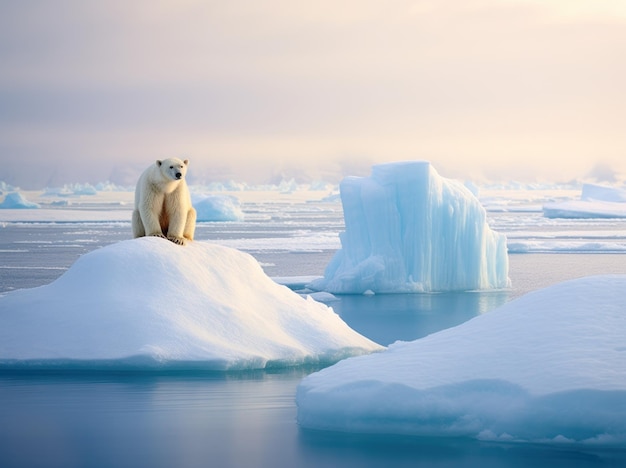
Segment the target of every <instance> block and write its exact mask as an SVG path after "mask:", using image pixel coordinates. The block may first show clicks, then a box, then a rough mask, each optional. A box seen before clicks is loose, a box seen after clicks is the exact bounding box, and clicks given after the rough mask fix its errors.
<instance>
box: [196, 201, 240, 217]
mask: <svg viewBox="0 0 626 468" xmlns="http://www.w3.org/2000/svg"><path fill="white" fill-rule="evenodd" d="M193 206H194V208H195V209H196V212H197V220H198V221H243V218H244V215H243V211H242V210H241V204H240V203H239V200H238V199H237V198H235V197H232V196H230V195H209V196H206V197H203V198H202V199H199V200H197V201H194V203H193Z"/></svg>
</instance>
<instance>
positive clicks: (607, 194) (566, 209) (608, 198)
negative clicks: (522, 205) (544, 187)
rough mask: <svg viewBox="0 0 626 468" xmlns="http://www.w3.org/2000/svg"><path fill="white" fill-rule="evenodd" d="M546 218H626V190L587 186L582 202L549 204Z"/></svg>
mask: <svg viewBox="0 0 626 468" xmlns="http://www.w3.org/2000/svg"><path fill="white" fill-rule="evenodd" d="M543 215H544V216H545V217H546V218H626V190H623V189H620V188H616V187H606V186H602V185H595V184H585V185H583V189H582V192H581V195H580V200H569V201H563V202H558V203H547V204H545V205H544V206H543Z"/></svg>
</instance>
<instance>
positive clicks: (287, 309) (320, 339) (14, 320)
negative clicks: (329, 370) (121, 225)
mask: <svg viewBox="0 0 626 468" xmlns="http://www.w3.org/2000/svg"><path fill="white" fill-rule="evenodd" d="M380 349H382V348H381V347H380V346H379V345H377V344H375V343H374V342H372V341H370V340H368V339H367V338H365V337H363V336H361V335H359V334H358V333H357V332H355V331H353V330H352V329H351V328H349V327H348V326H347V325H346V324H345V322H343V321H342V320H341V318H340V317H339V316H338V315H337V314H335V312H334V311H333V310H332V309H331V308H329V307H327V306H326V305H324V304H321V303H319V302H316V301H314V300H313V299H311V298H307V299H305V298H303V297H301V296H300V295H298V294H296V293H294V292H293V291H291V290H290V289H289V288H287V287H286V286H282V285H279V284H277V283H276V282H274V281H272V280H271V279H270V278H269V277H268V276H266V275H265V273H264V272H263V270H262V269H261V266H260V265H259V264H258V263H257V262H256V260H255V259H254V258H253V257H252V256H250V255H248V254H245V253H243V252H239V251H237V250H234V249H231V248H228V247H223V246H219V245H214V244H209V243H204V242H199V241H196V242H192V243H190V244H189V245H187V246H184V247H181V246H178V245H175V244H173V243H172V242H169V241H167V240H164V239H160V238H155V237H144V238H140V239H134V240H128V241H123V242H119V243H116V244H112V245H109V246H107V247H104V248H101V249H98V250H95V251H92V252H90V253H87V254H85V255H84V256H82V257H81V258H79V259H78V260H77V261H76V262H75V263H74V265H72V267H71V268H70V269H69V270H68V271H67V272H65V274H63V276H61V277H60V278H59V279H57V280H56V281H54V282H53V283H51V284H49V285H46V286H41V287H38V288H34V289H22V290H18V291H13V292H10V293H8V294H6V295H5V296H3V297H0V369H2V368H5V369H6V368H12V369H16V368H18V369H19V368H26V369H47V368H78V369H176V370H179V369H182V370H187V369H203V370H228V369H258V368H267V367H281V366H296V365H302V364H320V363H321V364H325V363H328V364H330V363H334V362H336V361H338V360H339V359H342V358H345V357H347V356H352V355H358V354H364V353H369V352H372V351H377V350H380Z"/></svg>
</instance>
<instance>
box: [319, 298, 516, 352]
mask: <svg viewBox="0 0 626 468" xmlns="http://www.w3.org/2000/svg"><path fill="white" fill-rule="evenodd" d="M337 297H338V299H339V300H337V301H333V302H330V303H329V305H330V306H331V307H332V308H333V309H334V310H335V312H337V313H338V314H339V315H340V316H341V318H342V319H343V320H344V321H345V322H346V323H347V324H348V325H350V327H351V328H353V329H354V330H356V331H358V332H359V333H361V334H362V335H364V336H367V337H368V338H370V339H371V340H373V341H375V342H377V343H379V344H382V345H385V346H386V345H389V344H391V343H393V342H394V341H396V340H401V341H412V340H416V339H418V338H421V337H423V336H426V335H429V334H431V333H435V332H437V331H439V330H443V329H446V328H450V327H454V326H456V325H459V324H461V323H463V322H466V321H467V320H469V319H471V318H472V317H475V316H477V315H480V314H484V313H486V312H490V311H491V310H493V309H495V308H497V307H499V306H501V305H503V304H504V303H505V302H507V300H508V298H509V291H471V292H456V293H438V294H376V295H372V296H367V295H340V296H337Z"/></svg>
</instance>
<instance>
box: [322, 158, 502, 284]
mask: <svg viewBox="0 0 626 468" xmlns="http://www.w3.org/2000/svg"><path fill="white" fill-rule="evenodd" d="M340 190H341V201H342V204H343V210H344V218H345V228H346V229H345V232H343V233H341V234H340V238H341V249H340V250H339V251H338V252H337V254H336V255H335V257H334V258H333V259H332V260H331V262H330V263H329V264H328V266H327V268H326V271H325V273H324V278H322V279H320V280H318V281H315V282H313V283H312V284H311V285H310V287H311V288H312V289H318V290H324V291H328V292H331V293H348V294H350V293H363V292H364V291H368V290H369V291H373V292H375V293H392V292H424V291H427V292H430V291H459V290H475V289H500V288H506V287H508V286H509V278H508V255H507V245H506V237H505V236H504V235H503V234H500V233H497V232H494V231H493V230H491V229H490V228H489V226H488V225H487V221H486V212H485V209H484V208H483V206H482V205H481V204H480V202H479V201H478V199H477V198H476V197H475V196H474V195H473V194H472V193H471V192H470V190H469V189H467V188H466V187H465V186H464V185H463V183H461V182H458V181H454V180H450V179H445V178H443V177H441V176H439V174H438V173H437V171H435V169H434V168H433V167H432V166H431V165H430V163H428V162H426V161H408V162H398V163H390V164H380V165H376V166H373V167H372V175H371V176H370V177H347V178H345V179H344V180H343V181H342V182H341V185H340Z"/></svg>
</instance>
